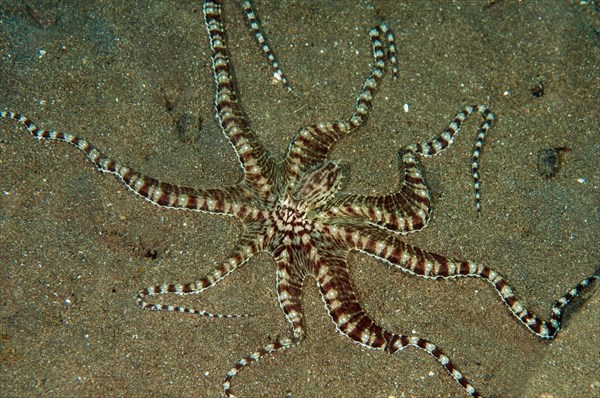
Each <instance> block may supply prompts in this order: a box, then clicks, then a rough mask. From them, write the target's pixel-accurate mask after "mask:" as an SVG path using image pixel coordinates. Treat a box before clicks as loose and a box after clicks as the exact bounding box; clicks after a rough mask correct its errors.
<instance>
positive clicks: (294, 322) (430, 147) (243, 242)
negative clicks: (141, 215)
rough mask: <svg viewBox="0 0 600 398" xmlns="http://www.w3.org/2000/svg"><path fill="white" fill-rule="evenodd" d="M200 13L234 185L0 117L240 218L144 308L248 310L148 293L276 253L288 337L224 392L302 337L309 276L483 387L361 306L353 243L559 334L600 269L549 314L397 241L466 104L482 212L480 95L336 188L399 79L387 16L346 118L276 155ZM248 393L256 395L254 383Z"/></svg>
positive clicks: (399, 340)
mask: <svg viewBox="0 0 600 398" xmlns="http://www.w3.org/2000/svg"><path fill="white" fill-rule="evenodd" d="M243 8H244V11H245V13H246V17H247V20H248V23H249V26H250V29H251V30H252V32H253V33H254V36H255V38H256V40H257V41H258V43H259V46H260V48H261V50H262V51H263V53H264V54H265V55H266V57H267V59H268V61H269V63H270V66H271V68H272V70H273V74H274V77H275V79H276V80H278V81H280V82H281V83H282V84H283V86H284V87H286V88H287V89H290V86H289V83H288V80H287V78H286V77H285V76H284V75H283V72H282V71H281V69H280V67H279V63H278V61H277V58H276V57H275V55H274V54H273V51H272V50H271V47H270V46H269V45H268V43H267V41H266V39H265V37H264V35H263V34H262V32H261V28H260V23H259V20H258V18H257V16H256V14H255V12H254V10H253V9H252V5H251V3H250V2H249V1H244V2H243ZM203 14H204V20H205V25H206V30H207V33H208V37H209V42H210V48H211V60H212V72H213V76H214V82H215V103H214V105H215V116H216V119H217V121H218V123H219V126H220V129H221V132H222V133H223V135H224V136H225V137H226V138H227V139H228V140H229V142H230V143H231V145H232V147H233V149H234V151H235V153H236V154H237V156H238V159H239V164H240V167H241V169H242V172H243V178H242V180H241V181H240V182H239V183H237V184H235V185H233V186H230V187H225V188H220V189H196V188H188V187H183V186H179V185H175V184H171V183H167V182H162V181H160V180H158V179H155V178H152V177H148V176H146V175H144V174H141V173H139V172H137V171H134V170H132V169H131V168H129V167H127V166H125V165H123V164H121V163H119V162H116V161H113V160H111V159H110V158H108V157H107V156H105V155H104V154H102V153H101V152H100V151H99V150H97V149H96V148H95V147H94V146H92V145H91V144H89V143H88V142H87V141H86V140H84V139H82V138H80V137H77V136H76V135H73V134H70V133H62V132H58V131H49V130H45V129H41V128H38V127H37V126H36V125H35V124H34V123H33V122H32V121H31V120H30V119H29V118H27V117H26V116H23V115H20V114H17V113H14V112H9V111H2V112H0V117H1V118H3V119H14V120H16V121H18V122H20V123H21V124H23V125H24V126H25V127H26V128H27V130H28V131H29V132H30V133H31V134H32V135H33V136H34V137H35V138H37V139H40V140H41V139H47V140H56V141H62V142H66V143H69V144H72V145H74V146H75V147H77V148H78V149H79V150H81V151H83V152H84V153H85V155H86V156H87V158H88V159H89V160H90V161H91V162H92V163H93V164H94V165H95V166H96V168H98V170H99V171H101V172H103V173H110V174H113V175H114V176H115V177H116V178H117V179H119V180H120V181H122V182H123V183H124V184H125V186H126V187H127V188H128V189H129V190H131V191H132V192H134V193H135V194H136V195H138V196H140V197H142V198H144V199H145V200H148V201H150V202H151V203H153V204H155V205H158V206H161V207H165V208H176V209H188V210H197V211H203V212H208V213H215V214H223V215H228V216H233V217H236V218H237V219H239V220H240V221H241V223H242V224H243V233H242V236H241V238H240V240H239V242H238V244H237V246H236V248H235V249H234V250H233V252H232V253H231V254H230V255H229V256H228V258H227V259H226V260H225V261H223V262H222V263H221V264H219V265H218V266H216V268H215V269H214V270H212V271H211V272H210V273H208V274H207V275H205V276H203V277H201V278H199V279H197V280H196V281H193V282H187V283H164V284H160V285H153V286H148V287H146V288H144V289H142V290H140V291H139V292H138V294H137V297H136V301H137V304H138V305H139V306H141V307H142V308H143V309H146V310H153V311H170V312H182V313H187V314H192V315H197V316H203V317H207V318H240V317H245V316H247V315H245V314H220V313H213V312H208V311H205V310H203V309H198V308H192V307H188V306H175V305H170V304H167V303H163V302H160V301H159V300H160V299H159V298H158V297H157V296H161V295H166V294H175V295H189V294H200V293H202V292H204V291H205V290H206V289H209V288H211V287H214V286H215V285H216V284H217V283H219V282H220V281H222V280H224V279H225V277H226V276H227V275H229V274H231V273H232V272H234V271H235V270H237V269H238V268H240V267H242V266H243V265H245V264H247V263H248V260H250V259H251V258H252V257H253V256H254V255H255V254H258V253H267V254H269V255H270V256H271V257H272V258H273V260H274V263H275V264H276V267H277V281H276V291H277V300H278V302H279V305H280V307H281V310H282V312H283V313H284V316H285V318H286V320H287V322H288V324H289V327H290V335H289V336H288V337H282V338H278V339H276V340H275V341H273V342H270V343H268V344H266V345H264V346H262V348H259V349H258V350H256V351H254V352H252V353H251V354H249V355H248V356H246V357H244V358H242V359H240V360H239V361H238V362H236V363H235V365H234V366H233V367H232V368H231V370H230V371H229V372H228V373H227V375H226V377H225V379H224V381H223V393H224V395H225V396H226V397H234V396H235V395H234V393H233V391H232V382H233V379H234V378H235V377H236V375H237V374H238V373H239V372H240V371H241V370H242V369H243V368H245V367H246V366H248V365H250V364H252V363H255V362H257V361H258V360H260V359H261V358H263V357H265V356H269V355H270V354H274V353H276V352H277V351H280V350H284V349H288V348H291V347H294V346H296V345H298V344H299V343H300V342H301V341H302V339H303V338H304V335H305V324H304V315H303V311H302V292H303V286H304V283H305V282H306V278H307V277H311V278H313V279H314V280H315V281H316V283H317V286H318V288H319V292H320V294H321V296H322V298H323V301H324V303H325V306H326V310H327V311H328V313H329V316H330V317H331V319H332V321H333V322H334V324H335V325H336V328H337V330H338V331H339V332H340V333H341V334H342V335H344V336H346V337H348V338H349V339H351V340H352V341H354V342H356V343H358V344H360V345H362V346H364V347H367V348H371V349H375V350H380V351H384V352H388V353H398V352H401V351H402V350H403V349H404V348H406V347H409V346H410V347H414V348H417V349H419V350H422V351H424V352H426V353H427V354H429V355H432V356H433V357H434V358H436V360H437V361H438V362H439V363H440V364H441V366H442V367H444V369H446V371H447V372H448V373H449V374H450V376H451V377H452V378H453V379H454V380H455V381H456V382H457V383H458V384H459V386H460V388H462V391H464V392H465V393H466V394H468V395H470V396H472V397H479V396H480V393H479V391H478V390H477V389H476V388H475V387H474V386H473V384H471V383H470V382H469V381H468V380H467V379H466V378H465V376H464V375H463V373H462V372H461V371H460V370H459V369H458V368H457V366H456V365H455V364H454V363H453V362H452V361H451V359H450V358H449V357H448V356H447V355H446V354H445V353H444V352H443V351H442V349H441V348H439V347H437V346H436V345H435V344H433V343H431V342H429V341H427V340H425V339H423V338H421V337H417V336H408V335H404V334H400V333H395V332H392V331H389V330H386V329H385V328H383V327H382V326H380V325H379V324H378V323H377V322H375V321H374V320H373V319H372V318H371V317H370V316H369V315H368V314H367V313H366V312H365V311H364V310H363V308H362V306H361V304H360V302H359V300H358V297H357V295H356V293H355V290H354V287H353V286H352V281H351V278H350V273H349V271H348V255H349V253H350V252H353V251H354V252H360V253H363V254H366V255H369V256H372V257H374V258H376V259H378V260H380V261H381V262H382V263H385V264H388V265H390V266H392V267H393V268H395V269H397V270H400V271H403V272H407V273H409V274H413V275H416V276H420V277H424V278H429V279H440V278H458V277H473V278H479V279H483V280H484V281H486V282H488V283H489V284H491V285H492V287H493V288H494V289H495V290H496V292H497V293H498V294H499V295H500V298H501V299H502V301H504V303H506V305H507V307H508V309H509V310H510V312H511V313H512V314H513V315H514V316H515V317H516V318H517V319H518V320H519V321H520V322H521V323H522V324H523V325H525V327H526V328H527V329H528V330H530V331H531V332H532V333H533V334H535V335H536V336H538V337H540V338H543V339H552V338H554V337H556V335H557V333H558V332H559V331H560V329H561V326H562V325H561V317H562V313H563V311H564V308H565V307H566V306H567V305H568V304H569V303H570V302H571V301H572V300H573V299H574V298H575V297H577V296H578V295H579V294H580V293H581V292H582V291H583V290H585V289H586V288H588V287H589V286H591V285H592V284H593V282H595V281H597V280H598V279H600V269H598V270H596V272H595V273H594V274H593V275H592V276H591V277H589V278H586V279H585V280H583V281H582V282H580V283H579V284H577V285H576V286H575V287H574V288H572V289H571V290H569V291H568V292H567V293H566V294H565V295H564V296H562V297H561V298H560V299H558V300H557V301H556V302H555V304H554V305H553V306H552V308H551V314H550V317H549V318H548V319H547V320H544V319H542V318H540V317H538V316H536V315H535V314H533V313H532V312H531V311H529V310H528V309H527V308H525V306H524V305H523V304H522V303H521V302H520V301H518V300H517V298H516V296H515V294H514V293H513V289H512V288H511V287H510V286H509V284H508V282H507V281H506V279H504V278H503V277H502V276H501V275H500V274H499V273H498V272H496V271H494V270H492V269H490V268H488V267H485V266H483V265H480V264H476V263H474V262H472V261H461V260H455V259H450V258H447V257H445V256H442V255H439V254H435V253H431V252H427V251H425V250H422V249H420V248H418V247H415V246H412V245H409V244H407V243H406V242H404V241H403V239H402V235H403V234H407V233H410V232H415V231H418V230H420V229H422V228H424V227H425V226H426V225H427V223H428V222H429V219H430V214H431V210H430V202H431V196H430V193H429V189H428V188H427V185H426V183H425V180H424V178H423V173H422V171H421V167H420V165H419V158H420V157H427V156H434V155H437V154H439V153H441V152H443V151H444V150H446V149H447V148H449V147H450V146H451V145H452V143H453V142H454V138H455V136H456V134H458V133H459V131H460V128H461V126H462V124H463V122H464V121H465V120H466V118H467V117H469V116H470V115H471V114H474V113H477V114H479V115H480V116H481V117H482V118H483V122H482V124H481V125H480V126H479V130H478V135H477V138H476V144H475V148H474V150H473V154H472V157H471V169H472V175H473V181H474V185H475V203H476V208H477V211H480V209H481V195H480V182H479V157H480V154H481V148H482V145H483V141H484V139H485V136H486V134H487V132H488V131H489V129H490V128H491V126H492V123H493V121H494V114H493V113H492V112H491V111H490V110H489V109H488V108H487V107H486V106H485V105H472V106H467V107H465V108H463V110H461V111H460V112H459V113H458V114H457V115H456V116H455V117H454V119H453V120H452V122H451V123H450V124H449V126H448V127H447V128H446V129H445V130H444V131H443V132H442V133H441V134H440V135H438V136H437V137H434V138H433V139H431V140H429V141H424V142H421V143H412V144H409V145H406V146H404V147H403V148H400V150H399V163H400V172H399V175H400V182H401V183H400V188H399V189H398V190H397V191H396V192H393V193H391V194H386V195H372V196H366V195H355V194H352V193H347V192H342V191H341V185H342V184H341V181H342V169H341V168H340V167H339V166H338V165H337V163H336V162H335V161H333V160H332V159H330V152H331V149H332V148H333V146H334V145H335V144H336V143H337V142H338V141H339V140H340V139H342V138H344V137H345V136H347V135H348V134H350V133H352V132H353V131H355V130H357V129H358V128H360V127H361V126H363V125H364V122H365V120H367V118H368V116H369V113H370V111H371V108H372V104H373V98H374V95H375V92H376V89H377V86H378V84H380V82H381V80H382V78H383V75H384V73H385V71H386V69H387V67H388V65H387V64H388V63H389V64H390V65H391V69H392V74H393V76H394V77H396V75H397V66H396V63H397V54H396V45H395V38H394V35H393V33H392V31H391V30H390V29H389V28H388V26H387V25H386V24H385V23H382V24H380V25H379V26H378V27H376V28H373V29H372V30H371V31H370V39H371V45H372V50H373V53H372V56H373V66H372V69H371V71H370V73H369V74H368V76H367V78H366V79H365V81H364V84H363V86H362V89H361V90H360V92H359V93H358V95H357V97H356V104H355V106H354V109H353V111H352V113H351V114H350V115H349V116H348V117H347V118H345V119H343V120H338V121H331V122H323V123H318V124H313V125H310V126H308V127H304V128H302V129H300V130H299V132H298V133H297V134H296V135H295V137H294V138H293V139H292V141H291V143H290V146H289V148H288V151H287V153H286V155H285V156H284V157H283V159H281V160H280V161H275V160H274V159H273V157H272V156H271V154H270V153H269V152H268V151H266V150H265V148H264V146H263V145H262V144H261V143H260V142H259V141H258V139H257V137H256V135H255V134H254V132H253V131H252V130H251V129H250V128H249V123H248V121H247V120H246V118H245V116H244V114H243V112H242V111H241V107H240V104H239V101H238V94H237V91H236V88H235V84H234V80H233V77H232V73H231V68H230V65H229V63H230V61H229V56H228V52H227V46H226V36H225V30H224V27H223V26H224V25H223V21H222V16H221V4H220V2H219V1H205V2H204V6H203ZM449 394H453V393H450V392H449ZM256 395H261V394H260V391H259V392H256Z"/></svg>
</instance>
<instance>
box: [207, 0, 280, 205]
mask: <svg viewBox="0 0 600 398" xmlns="http://www.w3.org/2000/svg"><path fill="white" fill-rule="evenodd" d="M203 10H204V19H205V24H206V31H207V32H208V36H209V39H210V48H211V50H212V55H211V60H212V69H213V74H214V80H215V87H216V92H215V110H216V118H217V120H218V122H219V126H220V127H221V130H222V132H223V134H224V135H225V136H226V137H227V138H228V139H229V141H230V143H231V145H232V146H233V149H234V151H235V152H236V154H237V155H238V159H239V162H240V164H241V166H242V169H243V170H244V180H245V181H246V183H248V184H249V185H250V186H252V187H254V188H255V189H256V191H257V192H258V195H259V196H260V197H261V198H263V199H270V198H271V196H272V195H273V192H272V190H273V186H272V181H273V179H274V175H275V173H276V169H275V162H274V161H273V159H272V158H271V155H270V154H269V152H267V150H266V149H265V148H264V147H263V146H262V145H261V144H260V143H259V142H258V140H257V139H256V136H255V134H254V132H252V131H251V130H250V128H249V127H248V124H247V122H246V119H245V117H244V115H243V112H242V110H241V107H240V105H239V103H238V99H237V94H236V89H235V84H234V80H233V78H232V75H231V67H230V65H229V56H228V54H227V47H226V41H225V30H224V29H223V22H222V18H221V5H220V2H218V1H207V2H205V3H204V6H203Z"/></svg>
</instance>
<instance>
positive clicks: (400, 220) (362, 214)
mask: <svg viewBox="0 0 600 398" xmlns="http://www.w3.org/2000/svg"><path fill="white" fill-rule="evenodd" d="M400 157H401V160H400V161H401V169H403V171H401V175H403V176H404V177H403V179H402V182H401V184H400V189H399V190H398V191H397V192H395V193H392V194H389V195H380V196H376V195H374V196H369V195H353V194H347V193H340V194H338V197H337V198H336V199H334V201H333V202H332V205H331V207H329V208H328V209H326V210H325V211H324V212H323V214H322V217H323V218H326V219H331V220H336V219H340V218H343V219H345V220H352V221H354V222H358V223H360V222H368V223H371V224H373V225H376V226H379V227H382V228H386V229H389V230H392V231H397V232H400V233H402V234H406V233H409V232H415V231H418V230H420V229H422V228H424V227H425V226H426V225H427V223H428V222H429V218H430V213H431V210H430V195H429V190H428V188H427V185H426V184H425V181H424V180H423V176H422V175H421V170H420V168H419V166H418V164H417V159H416V156H415V154H414V153H413V152H411V151H403V152H401V153H400Z"/></svg>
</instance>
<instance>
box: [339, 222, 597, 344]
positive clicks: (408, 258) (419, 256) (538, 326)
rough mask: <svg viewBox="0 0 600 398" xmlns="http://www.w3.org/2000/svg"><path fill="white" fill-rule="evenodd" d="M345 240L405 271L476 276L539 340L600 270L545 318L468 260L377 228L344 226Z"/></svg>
mask: <svg viewBox="0 0 600 398" xmlns="http://www.w3.org/2000/svg"><path fill="white" fill-rule="evenodd" d="M338 233H343V234H345V235H347V236H346V238H345V240H346V241H347V242H348V241H350V242H352V243H353V244H354V245H355V246H354V247H355V248H356V249H357V250H358V251H360V252H363V253H366V254H369V255H371V256H374V257H376V258H378V259H380V260H383V261H385V262H387V263H389V264H391V265H393V266H395V267H397V268H399V269H401V270H402V271H405V272H409V273H412V274H415V275H419V276H423V277H426V278H431V279H438V278H458V277H476V278H480V279H483V280H484V281H486V282H488V283H490V284H491V285H492V286H493V287H494V289H495V290H496V292H497V293H498V295H499V296H500V298H501V299H502V301H504V303H505V304H506V305H507V306H508V308H509V310H510V312H511V313H512V314H513V315H514V316H515V317H516V318H517V319H518V320H519V321H521V323H522V324H523V325H525V327H527V329H529V331H531V333H533V334H535V335H536V336H538V337H540V338H542V339H553V338H554V337H556V335H557V334H558V332H559V331H560V329H561V323H562V321H561V318H562V313H563V310H564V308H565V307H566V306H567V304H569V302H571V300H572V299H573V298H575V297H576V296H577V295H579V294H580V293H581V292H582V291H583V290H584V289H585V288H586V287H588V286H590V285H592V284H593V282H595V281H596V280H598V279H600V269H599V270H596V272H595V273H594V275H592V276H590V277H588V278H586V279H584V280H583V281H581V282H580V283H578V284H577V285H576V286H575V287H573V288H572V289H570V290H569V291H568V292H567V293H566V294H565V295H563V296H562V297H561V298H559V299H558V300H557V301H556V302H555V303H554V304H553V305H552V307H551V314H550V317H549V318H548V320H544V319H541V318H539V317H538V316H537V315H535V314H534V313H533V312H531V311H530V310H528V309H527V308H525V306H524V305H523V304H521V302H519V301H518V300H517V298H516V296H515V294H514V292H513V289H512V288H511V287H510V286H509V284H508V282H507V281H506V279H504V277H503V276H501V275H500V274H499V273H497V272H496V271H494V270H492V269H490V268H488V267H485V266H483V265H480V264H476V263H473V262H471V261H458V260H452V259H449V258H447V257H444V256H441V255H439V254H434V253H430V252H427V251H425V250H422V249H419V248H418V247H415V246H411V245H408V244H406V243H405V242H402V241H401V240H400V239H398V237H395V236H386V235H383V234H381V233H380V232H379V231H366V230H359V229H358V228H356V229H351V228H348V229H344V230H343V231H342V232H338Z"/></svg>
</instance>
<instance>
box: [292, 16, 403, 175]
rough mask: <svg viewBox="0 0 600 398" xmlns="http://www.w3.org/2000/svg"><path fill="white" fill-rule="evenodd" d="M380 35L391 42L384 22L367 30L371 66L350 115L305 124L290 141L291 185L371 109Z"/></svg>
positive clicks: (379, 71) (380, 61)
mask: <svg viewBox="0 0 600 398" xmlns="http://www.w3.org/2000/svg"><path fill="white" fill-rule="evenodd" d="M384 34H387V35H388V36H389V37H391V41H390V40H389V39H388V41H389V42H391V43H393V34H392V33H391V31H390V30H389V29H388V28H387V26H386V25H385V24H381V25H380V26H378V27H376V28H373V29H371V32H370V36H371V46H372V48H373V68H372V70H371V73H370V74H369V76H368V77H367V79H366V80H365V82H364V84H363V87H362V89H361V91H360V93H359V94H358V96H357V97H356V105H355V110H354V113H353V114H352V115H351V116H350V118H349V119H348V120H347V121H338V122H333V123H318V124H314V125H311V126H308V127H305V128H303V129H302V130H300V131H299V132H298V134H297V135H296V137H295V138H294V139H293V140H292V143H291V144H290V146H289V148H288V152H287V155H286V157H285V160H284V163H285V167H286V169H287V173H286V175H287V176H288V178H289V179H290V182H291V183H292V184H293V182H294V181H295V180H296V178H297V177H298V175H300V174H302V173H304V172H306V171H307V170H309V169H310V168H312V167H314V166H315V165H317V164H319V163H323V162H324V161H325V160H326V159H327V156H328V155H329V151H330V149H331V148H332V146H333V145H334V144H335V143H336V142H337V141H338V140H339V139H341V138H343V137H345V136H346V135H348V134H349V133H350V132H352V131H353V130H354V129H356V128H357V127H359V126H360V125H361V124H363V123H364V121H365V120H366V118H367V116H368V114H369V111H370V110H371V108H372V102H373V95H374V93H375V90H376V89H377V84H378V82H379V80H381V77H382V76H383V72H384V68H385V61H384V51H383V42H382V40H381V37H382V35H384ZM393 48H394V52H393V54H394V56H393V58H392V57H391V56H390V59H391V60H392V61H393V62H396V57H395V46H394V47H393ZM390 52H391V49H390Z"/></svg>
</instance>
